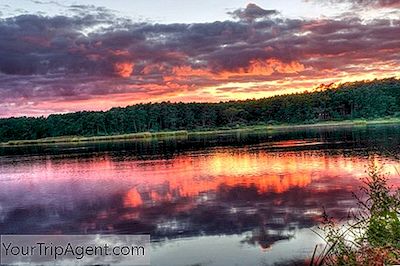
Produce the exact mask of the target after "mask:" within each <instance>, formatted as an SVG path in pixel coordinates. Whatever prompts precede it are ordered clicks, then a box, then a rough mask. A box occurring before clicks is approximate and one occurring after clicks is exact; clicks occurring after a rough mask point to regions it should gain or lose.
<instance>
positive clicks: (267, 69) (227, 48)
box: [0, 1, 400, 116]
mask: <svg viewBox="0 0 400 266" xmlns="http://www.w3.org/2000/svg"><path fill="white" fill-rule="evenodd" d="M382 2H383V1H382ZM385 3H386V4H389V1H387V2H385ZM70 8H71V9H73V10H74V15H71V16H53V17H49V16H41V15H20V16H15V17H10V18H5V19H1V20H0V36H2V37H1V38H0V114H1V115H2V116H11V115H26V114H29V115H41V114H48V113H52V112H65V111H74V110H82V109H91V110H93V109H108V108H110V107H112V106H125V105H128V104H133V103H137V102H148V101H161V100H171V101H181V100H182V101H219V100H228V99H243V98H249V97H263V96H270V95H275V94H279V93H290V92H298V91H302V90H305V89H311V88H313V87H315V86H317V85H318V84H320V83H330V82H334V81H349V80H359V79H365V78H375V77H378V78H380V77H386V76H393V75H396V74H398V73H399V70H400V47H399V45H398V43H399V38H400V37H399V36H400V19H390V18H387V19H375V20H369V21H363V20H361V19H360V18H358V17H356V16H346V17H343V18H341V19H338V18H323V19H314V20H310V19H309V20H306V19H289V18H284V17H282V16H271V15H275V14H277V13H276V11H273V10H265V9H262V8H261V7H258V6H256V5H254V4H249V5H248V6H247V7H246V8H245V9H238V10H236V11H233V12H231V14H232V15H233V16H235V17H236V18H239V20H233V21H231V20H229V21H222V22H220V21H217V22H213V23H197V24H155V23H147V22H140V23H138V22H133V21H131V20H129V19H126V18H121V17H118V16H116V15H115V14H113V13H112V12H110V11H108V10H106V9H104V8H98V7H94V6H73V7H70Z"/></svg>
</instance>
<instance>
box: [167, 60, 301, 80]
mask: <svg viewBox="0 0 400 266" xmlns="http://www.w3.org/2000/svg"><path fill="white" fill-rule="evenodd" d="M303 70H305V67H304V65H303V64H301V63H300V62H298V61H291V62H289V63H284V62H282V61H280V60H278V59H275V58H272V59H267V60H260V59H254V60H251V61H250V63H249V65H248V66H247V67H242V68H239V69H237V70H233V71H231V70H229V71H228V70H225V71H221V72H218V73H214V72H212V71H211V70H209V69H205V68H197V69H194V68H192V67H191V66H180V67H174V68H173V69H172V73H173V74H174V75H175V76H176V77H178V79H180V78H185V77H193V76H195V77H202V78H210V79H228V78H230V77H237V76H239V77H240V76H270V75H272V74H273V73H283V74H292V73H299V72H301V71H303ZM172 78H173V77H170V76H166V77H165V79H164V80H171V79H172Z"/></svg>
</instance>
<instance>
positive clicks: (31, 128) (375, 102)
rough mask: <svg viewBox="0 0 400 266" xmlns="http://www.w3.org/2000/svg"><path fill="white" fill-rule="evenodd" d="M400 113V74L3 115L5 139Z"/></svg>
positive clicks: (0, 131)
mask: <svg viewBox="0 0 400 266" xmlns="http://www.w3.org/2000/svg"><path fill="white" fill-rule="evenodd" d="M399 114H400V80H398V79H394V78H391V79H384V80H375V81H371V82H355V83H346V84H343V85H341V86H339V87H337V88H328V89H325V90H323V91H315V92H305V93H299V94H291V95H282V96H275V97H271V98H264V99H258V100H245V101H230V102H220V103H170V102H162V103H148V104H136V105H132V106H128V107H125V108H112V109H111V110H109V111H106V112H76V113H68V114H54V115H50V116H48V117H47V118H45V117H39V118H32V117H19V118H6V119H0V141H1V142H5V141H8V140H26V139H38V138H45V137H57V136H71V135H77V136H95V135H112V134H124V133H135V132H146V131H151V132H152V131H167V130H202V129H213V128H221V127H233V126H238V125H257V124H278V123H313V122H318V121H325V120H344V119H356V118H377V117H385V116H393V115H399Z"/></svg>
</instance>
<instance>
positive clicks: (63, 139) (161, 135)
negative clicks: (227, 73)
mask: <svg viewBox="0 0 400 266" xmlns="http://www.w3.org/2000/svg"><path fill="white" fill-rule="evenodd" d="M390 124H400V118H396V117H392V118H380V119H379V118H378V119H371V120H367V119H354V120H343V121H324V122H318V123H313V124H281V125H254V126H243V127H237V128H219V129H210V130H198V131H187V130H177V131H160V132H140V133H130V134H117V135H109V136H90V137H84V136H60V137H49V138H42V139H34V140H10V141H7V142H2V143H0V147H16V146H28V145H42V144H44V145H45V144H67V143H82V142H83V143H84V142H104V141H121V140H151V139H168V138H187V137H190V136H204V135H228V134H233V133H246V132H263V131H265V133H268V132H270V133H271V132H274V131H281V130H293V129H295V130H296V129H299V130H303V129H315V128H327V127H331V128H340V127H360V126H368V125H390Z"/></svg>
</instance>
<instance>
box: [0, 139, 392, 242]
mask: <svg viewBox="0 0 400 266" xmlns="http://www.w3.org/2000/svg"><path fill="white" fill-rule="evenodd" d="M384 140H385V142H384V144H385V145H387V146H388V147H389V146H395V145H397V143H398V142H397V141H398V139H391V140H390V139H389V138H386V139H384ZM370 141H376V140H369V139H363V140H362V141H361V142H358V141H353V142H351V143H353V144H352V145H353V146H357V147H359V148H350V149H349V148H348V146H343V140H338V139H334V138H333V139H329V138H323V137H319V138H318V139H315V138H314V137H313V138H311V139H304V138H303V139H294V140H280V141H273V142H271V141H268V142H264V141H259V142H254V143H251V144H247V143H242V144H241V145H234V146H220V147H207V148H204V149H196V150H190V149H186V150H182V151H180V152H177V153H173V154H170V155H169V156H168V157H167V158H165V157H164V156H159V153H155V154H154V155H152V153H147V156H143V157H142V158H139V156H140V155H139V154H138V152H137V151H136V152H134V151H135V150H129V149H126V150H120V151H119V152H115V151H98V152H91V153H72V154H68V153H67V154H65V153H64V154H63V153H62V154H61V155H60V154H59V155H31V156H26V157H20V156H3V157H2V158H1V159H0V233H2V234H22V233H29V234H31V233H35V234H44V233H46V234H47V233H49V234H81V233H84V234H89V233H124V234H139V233H150V234H151V236H152V240H153V241H154V242H157V243H159V244H160V245H161V247H162V246H163V245H164V243H167V242H166V239H180V238H183V237H184V238H188V237H192V238H198V239H199V237H200V236H210V237H211V236H218V235H234V234H239V235H240V236H241V237H240V239H241V240H240V243H242V244H245V245H254V246H256V247H259V248H261V249H262V250H269V249H270V248H271V246H272V247H273V245H274V244H275V243H277V241H280V240H290V239H292V238H293V237H296V235H297V234H298V230H301V229H302V228H310V227H311V226H313V225H315V224H317V223H318V221H319V219H320V216H321V211H322V208H323V207H325V208H326V209H327V211H328V212H329V213H330V214H331V215H333V216H336V217H346V214H347V211H348V210H349V208H351V207H353V206H355V202H354V199H353V198H352V196H351V193H350V192H351V191H355V190H357V188H358V186H359V184H360V183H359V178H360V177H363V176H364V175H365V166H366V165H367V163H368V154H369V149H370V148H371V147H372V146H365V145H364V144H365V143H366V142H370ZM388 141H389V142H390V141H392V143H391V144H390V143H387V142H388ZM378 144H379V143H378ZM160 145H162V144H160ZM363 145H364V146H363ZM178 146H179V144H178ZM362 147H363V148H362ZM385 147H386V146H385ZM144 154H145V153H144ZM161 154H162V153H161ZM377 160H380V161H385V162H386V166H387V167H386V171H387V172H388V173H389V174H390V175H392V176H393V177H395V176H396V171H395V168H394V167H392V165H394V164H396V161H395V160H394V159H392V157H385V156H381V157H377ZM392 182H394V183H397V179H396V178H394V179H393V181H392Z"/></svg>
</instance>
